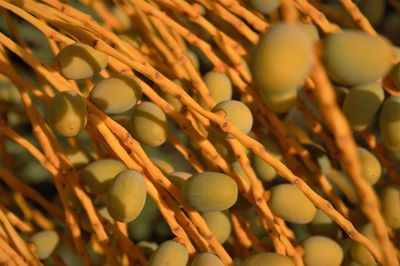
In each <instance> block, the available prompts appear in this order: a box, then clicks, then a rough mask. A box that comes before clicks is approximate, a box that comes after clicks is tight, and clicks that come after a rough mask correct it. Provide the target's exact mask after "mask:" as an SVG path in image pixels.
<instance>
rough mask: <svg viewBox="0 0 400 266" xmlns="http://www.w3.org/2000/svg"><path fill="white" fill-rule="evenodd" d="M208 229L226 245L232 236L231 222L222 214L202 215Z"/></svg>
mask: <svg viewBox="0 0 400 266" xmlns="http://www.w3.org/2000/svg"><path fill="white" fill-rule="evenodd" d="M202 215H203V218H204V220H205V221H206V223H207V225H208V228H209V229H210V230H211V232H212V233H213V234H214V236H215V238H216V239H217V241H218V242H219V243H221V244H222V243H224V242H225V241H226V240H228V238H229V236H230V235H231V222H230V221H229V218H228V216H226V214H224V213H222V212H205V213H203V214H202Z"/></svg>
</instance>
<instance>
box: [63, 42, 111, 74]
mask: <svg viewBox="0 0 400 266" xmlns="http://www.w3.org/2000/svg"><path fill="white" fill-rule="evenodd" d="M56 59H57V61H58V64H59V66H60V70H61V73H62V75H63V76H64V77H65V78H67V79H86V78H90V77H92V76H93V75H94V74H96V73H98V72H100V70H102V69H104V68H105V67H106V66H107V61H108V55H106V54H104V53H102V52H100V51H97V50H95V49H93V48H92V47H90V46H89V45H86V44H83V43H79V42H76V43H73V44H70V45H68V46H66V47H64V48H63V49H61V51H60V52H59V53H58V54H57V56H56Z"/></svg>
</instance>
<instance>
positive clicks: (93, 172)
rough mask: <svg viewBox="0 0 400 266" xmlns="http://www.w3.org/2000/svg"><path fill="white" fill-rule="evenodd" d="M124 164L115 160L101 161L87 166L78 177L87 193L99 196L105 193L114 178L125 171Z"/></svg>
mask: <svg viewBox="0 0 400 266" xmlns="http://www.w3.org/2000/svg"><path fill="white" fill-rule="evenodd" d="M126 169H127V168H126V166H125V164H123V163H122V162H120V161H117V160H115V159H101V160H98V161H95V162H92V163H90V164H88V165H87V166H86V167H85V168H84V169H82V171H81V173H80V176H81V179H82V184H83V187H84V188H85V190H86V191H87V192H89V193H90V194H94V195H100V194H103V193H105V192H107V190H108V187H109V185H110V184H111V182H112V180H113V179H114V177H115V176H116V175H117V174H119V173H120V172H121V171H123V170H126Z"/></svg>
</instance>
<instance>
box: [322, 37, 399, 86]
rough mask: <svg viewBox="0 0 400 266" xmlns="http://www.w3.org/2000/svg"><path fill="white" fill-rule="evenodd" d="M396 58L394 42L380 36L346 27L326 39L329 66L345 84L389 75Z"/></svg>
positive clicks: (325, 49)
mask: <svg viewBox="0 0 400 266" xmlns="http://www.w3.org/2000/svg"><path fill="white" fill-rule="evenodd" d="M392 60H393V51H392V48H391V45H390V43H389V42H388V41H387V40H386V39H384V38H382V37H380V36H372V35H369V34H367V33H364V32H361V31H357V30H346V31H343V32H339V33H335V34H332V35H329V36H327V37H326V39H325V40H324V45H323V61H324V64H325V67H326V69H327V71H328V73H329V75H330V76H331V77H332V78H333V79H335V80H336V81H338V82H340V83H342V84H345V85H357V84H362V83H367V82H372V81H374V80H377V79H379V78H381V77H383V76H385V75H386V74H387V73H388V72H389V70H390V68H391V66H392Z"/></svg>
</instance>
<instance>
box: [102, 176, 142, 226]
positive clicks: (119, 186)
mask: <svg viewBox="0 0 400 266" xmlns="http://www.w3.org/2000/svg"><path fill="white" fill-rule="evenodd" d="M146 195H147V193H146V185H145V183H144V177H143V175H142V174H140V173H139V172H136V171H134V170H125V171H122V172H121V173H119V174H118V175H117V176H116V177H115V179H114V181H113V182H112V184H111V185H110V188H109V189H108V191H107V211H108V213H109V214H110V216H111V217H112V218H113V219H114V220H116V221H120V222H124V223H128V222H130V221H133V220H134V219H136V217H138V216H139V214H140V212H141V211H142V210H143V207H144V202H145V200H146Z"/></svg>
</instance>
